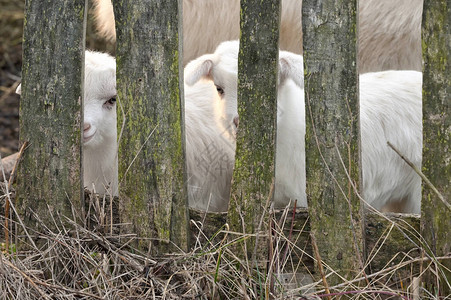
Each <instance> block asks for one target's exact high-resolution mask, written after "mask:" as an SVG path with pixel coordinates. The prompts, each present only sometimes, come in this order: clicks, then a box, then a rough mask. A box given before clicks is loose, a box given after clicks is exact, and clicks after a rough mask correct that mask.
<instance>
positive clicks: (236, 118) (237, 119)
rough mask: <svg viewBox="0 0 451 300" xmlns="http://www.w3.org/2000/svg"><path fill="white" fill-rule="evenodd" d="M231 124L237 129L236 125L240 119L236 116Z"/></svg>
mask: <svg viewBox="0 0 451 300" xmlns="http://www.w3.org/2000/svg"><path fill="white" fill-rule="evenodd" d="M233 124H235V126H236V128H238V124H240V117H238V116H236V117H235V118H233Z"/></svg>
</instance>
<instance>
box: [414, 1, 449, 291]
mask: <svg viewBox="0 0 451 300" xmlns="http://www.w3.org/2000/svg"><path fill="white" fill-rule="evenodd" d="M450 17H451V4H450V1H425V2H424V11H423V31H422V35H423V58H424V73H423V167H422V168H423V172H424V174H425V175H426V177H427V178H428V179H429V180H430V181H431V182H432V183H433V184H434V185H435V187H436V188H437V190H438V192H440V193H441V195H442V196H443V198H444V200H445V201H448V203H449V201H450V199H451V184H450V182H451V151H450V145H451V104H450V95H451V71H450V69H451V68H450V67H451V64H450V60H451V56H450V53H451V26H450V23H449V22H450ZM421 209H422V215H421V225H422V226H421V228H422V234H423V236H424V237H425V239H426V240H427V242H428V244H429V246H430V247H431V249H430V250H431V251H428V252H429V254H432V255H435V256H442V255H446V254H449V253H450V252H451V233H450V228H451V210H450V209H449V205H448V206H447V205H445V204H444V203H443V202H442V201H440V199H439V197H438V196H437V194H436V193H435V192H434V191H433V190H432V189H431V188H430V187H429V186H428V185H427V184H425V183H424V182H423V201H422V207H421ZM442 263H443V265H444V266H445V267H447V268H448V270H450V269H451V259H448V260H447V261H443V262H442ZM438 270H439V274H440V277H441V278H442V279H444V278H443V276H446V279H447V282H448V283H446V280H440V290H441V293H442V294H441V295H442V296H446V295H449V294H450V293H451V288H450V286H449V284H450V283H451V272H449V271H446V269H445V268H443V266H440V267H438ZM434 271H436V270H434ZM442 272H443V273H442ZM436 276H437V274H435V275H430V276H429V278H428V279H427V281H428V285H429V290H430V291H431V292H435V291H436V290H437V289H438V288H439V287H438V286H437V282H439V281H438V280H437V277H436Z"/></svg>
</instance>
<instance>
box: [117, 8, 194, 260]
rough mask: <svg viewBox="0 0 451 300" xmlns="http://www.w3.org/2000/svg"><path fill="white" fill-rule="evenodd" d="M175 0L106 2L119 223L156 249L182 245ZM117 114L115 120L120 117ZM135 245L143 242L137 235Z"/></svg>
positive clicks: (183, 217)
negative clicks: (111, 29)
mask: <svg viewBox="0 0 451 300" xmlns="http://www.w3.org/2000/svg"><path fill="white" fill-rule="evenodd" d="M178 2H179V1H177V0H171V1H152V2H148V1H114V3H113V4H114V9H115V15H116V28H117V52H116V54H117V82H118V96H119V101H120V104H121V108H122V109H119V111H118V127H119V132H120V130H121V128H122V124H123V122H125V124H124V131H123V133H122V137H121V140H120V143H119V157H120V159H119V162H120V163H119V177H120V182H121V183H122V184H121V186H120V193H121V198H122V204H121V205H122V207H123V210H122V218H121V219H122V222H130V223H131V224H132V226H131V228H129V230H130V231H131V232H133V233H136V234H138V236H139V237H143V238H154V239H155V242H154V243H153V246H156V248H157V249H155V250H157V252H161V251H168V250H169V241H171V242H173V243H175V244H176V245H177V246H178V247H180V248H182V249H187V247H188V242H187V237H188V223H187V222H188V210H187V196H186V195H187V193H186V186H185V184H184V183H185V179H184V178H185V176H184V173H185V172H184V168H185V167H184V157H183V151H182V148H183V147H184V144H183V143H182V136H183V135H182V123H181V122H182V119H183V116H182V111H183V110H182V105H181V93H180V91H181V88H180V86H181V82H180V79H179V78H180V74H181V70H179V67H178V62H179V61H182V60H181V59H180V57H179V47H180V46H179V45H180V42H181V37H180V36H179V30H178V28H179V25H178V18H179V11H181V10H179V3H178ZM123 115H125V120H124V121H123V118H122V116H123ZM138 240H139V241H140V247H141V248H143V247H144V248H147V247H148V246H149V242H148V240H145V239H138Z"/></svg>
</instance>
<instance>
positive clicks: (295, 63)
mask: <svg viewBox="0 0 451 300" xmlns="http://www.w3.org/2000/svg"><path fill="white" fill-rule="evenodd" d="M287 79H291V80H293V81H294V82H295V83H296V84H297V85H298V86H299V87H300V88H302V89H303V88H304V59H303V57H302V55H298V54H294V53H291V52H287V51H280V53H279V84H282V83H283V82H284V81H285V80H287Z"/></svg>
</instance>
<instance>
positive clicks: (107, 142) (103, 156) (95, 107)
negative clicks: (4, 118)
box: [16, 51, 118, 196]
mask: <svg viewBox="0 0 451 300" xmlns="http://www.w3.org/2000/svg"><path fill="white" fill-rule="evenodd" d="M84 87H85V89H84V90H85V91H84V108H83V114H84V124H83V125H84V126H83V128H84V131H83V184H84V186H85V187H87V188H88V189H89V190H91V191H95V192H97V193H100V194H107V195H113V196H117V195H118V188H117V185H118V167H117V155H116V154H117V140H116V139H117V129H116V104H115V103H113V105H111V104H110V103H107V101H108V100H110V99H111V98H114V97H116V61H115V59H114V58H113V57H111V56H110V55H108V54H106V53H98V52H92V51H86V52H85V82H84ZM16 92H17V93H18V94H20V93H21V85H19V87H18V88H17V90H16Z"/></svg>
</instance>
